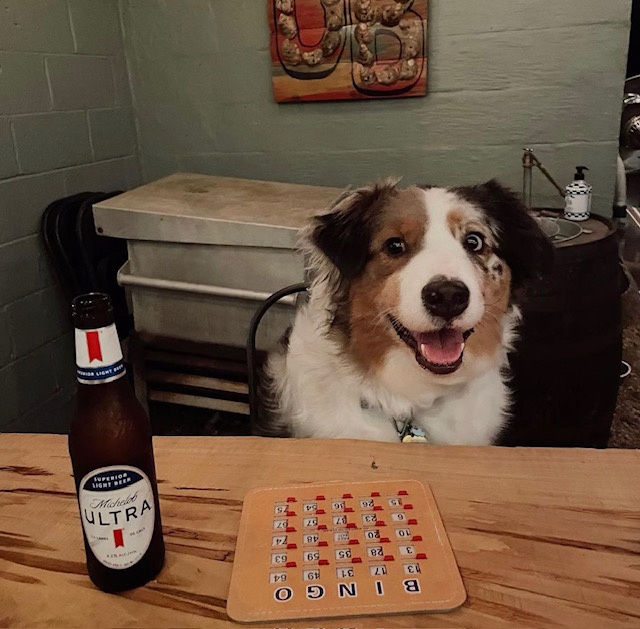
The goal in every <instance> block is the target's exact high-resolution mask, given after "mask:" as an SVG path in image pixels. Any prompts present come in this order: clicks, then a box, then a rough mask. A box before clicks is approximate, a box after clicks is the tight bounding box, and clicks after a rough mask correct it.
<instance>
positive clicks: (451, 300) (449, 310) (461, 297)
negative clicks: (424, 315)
mask: <svg viewBox="0 0 640 629" xmlns="http://www.w3.org/2000/svg"><path fill="white" fill-rule="evenodd" d="M422 303H423V304H424V307H425V308H426V309H427V311H428V312H429V314H432V315H433V316H434V317H442V318H443V319H446V320H447V321H449V320H451V319H453V318H454V317H457V316H458V315H459V314H462V313H463V312H464V311H465V310H466V309H467V306H468V305H469V289H468V288H467V287H466V285H465V284H463V283H462V282H461V281H460V280H447V279H437V280H433V281H431V282H429V283H428V284H427V285H426V286H425V287H424V288H423V289H422Z"/></svg>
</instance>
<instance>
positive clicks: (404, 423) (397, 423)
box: [360, 399, 429, 443]
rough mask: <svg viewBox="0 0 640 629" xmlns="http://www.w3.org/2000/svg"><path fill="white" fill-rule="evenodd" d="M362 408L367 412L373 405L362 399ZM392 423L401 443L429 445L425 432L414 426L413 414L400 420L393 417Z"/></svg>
mask: <svg viewBox="0 0 640 629" xmlns="http://www.w3.org/2000/svg"><path fill="white" fill-rule="evenodd" d="M360 408H361V409H363V410H366V409H368V408H371V405H370V404H369V402H367V401H366V400H363V399H361V400H360ZM391 423H392V424H393V426H394V428H395V429H396V432H397V433H398V440H399V441H400V443H429V440H428V439H427V436H426V434H425V432H424V430H421V429H420V428H416V427H415V426H414V425H413V414H411V415H406V416H404V417H398V418H396V417H392V418H391Z"/></svg>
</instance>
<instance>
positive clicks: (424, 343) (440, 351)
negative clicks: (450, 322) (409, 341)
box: [417, 329, 464, 365]
mask: <svg viewBox="0 0 640 629" xmlns="http://www.w3.org/2000/svg"><path fill="white" fill-rule="evenodd" d="M417 341H418V345H419V346H420V353H421V354H422V355H423V356H424V357H425V358H426V359H427V360H428V361H429V362H430V363H432V364H434V365H452V364H453V363H455V362H456V361H457V360H458V359H459V358H460V356H461V355H462V350H463V349H464V338H463V337H462V332H460V331H459V330H449V329H444V330H438V331H437V332H422V333H420V334H418V335H417Z"/></svg>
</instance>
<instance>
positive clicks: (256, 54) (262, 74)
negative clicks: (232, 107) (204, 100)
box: [215, 50, 273, 104]
mask: <svg viewBox="0 0 640 629" xmlns="http://www.w3.org/2000/svg"><path fill="white" fill-rule="evenodd" d="M216 70H217V71H218V70H219V73H220V74H219V76H218V75H217V74H216V77H215V83H216V84H217V85H224V89H223V90H219V91H218V96H217V99H218V101H219V102H220V103H223V104H229V103H231V104H236V103H264V102H269V101H273V83H272V78H271V55H270V53H269V51H268V50H265V51H259V50H234V51H227V52H224V53H220V54H219V55H217V62H216Z"/></svg>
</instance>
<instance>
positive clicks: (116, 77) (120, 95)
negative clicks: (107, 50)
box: [111, 55, 131, 107]
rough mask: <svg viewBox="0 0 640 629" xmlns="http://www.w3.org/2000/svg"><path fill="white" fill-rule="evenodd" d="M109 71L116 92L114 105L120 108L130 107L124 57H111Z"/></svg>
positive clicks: (129, 87) (127, 74)
mask: <svg viewBox="0 0 640 629" xmlns="http://www.w3.org/2000/svg"><path fill="white" fill-rule="evenodd" d="M111 69H112V71H113V81H114V84H115V90H116V105H118V106H120V107H130V106H131V84H130V82H129V71H128V69H127V60H126V58H125V57H124V55H119V56H116V57H111Z"/></svg>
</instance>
